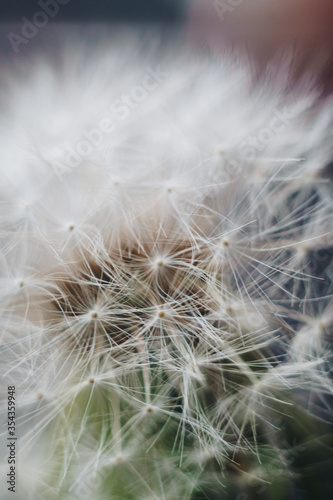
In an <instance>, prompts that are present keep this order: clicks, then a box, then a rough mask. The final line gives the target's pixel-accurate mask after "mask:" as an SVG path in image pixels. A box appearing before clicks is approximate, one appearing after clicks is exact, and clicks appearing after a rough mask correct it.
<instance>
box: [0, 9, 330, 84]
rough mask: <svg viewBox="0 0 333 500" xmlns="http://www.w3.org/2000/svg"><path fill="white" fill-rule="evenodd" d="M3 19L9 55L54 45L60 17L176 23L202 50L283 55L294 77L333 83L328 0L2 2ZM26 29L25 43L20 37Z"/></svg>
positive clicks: (263, 58)
mask: <svg viewBox="0 0 333 500" xmlns="http://www.w3.org/2000/svg"><path fill="white" fill-rule="evenodd" d="M0 21H1V30H0V52H1V54H2V55H3V56H5V57H6V58H7V59H8V58H12V57H14V56H15V57H20V55H22V53H23V54H27V53H29V52H31V51H32V50H34V47H37V46H38V47H41V46H43V45H44V44H46V45H52V44H53V43H55V40H53V32H54V30H58V28H59V23H80V22H84V23H88V22H100V23H117V24H118V23H146V24H149V25H151V24H155V25H157V26H160V27H162V26H163V25H168V26H173V27H175V28H176V29H178V30H179V31H180V32H181V33H182V34H183V35H184V40H186V41H189V42H190V43H191V44H193V45H194V46H195V47H196V48H197V49H198V50H200V51H207V52H211V51H213V52H214V53H218V54H219V53H223V52H225V51H230V50H231V49H232V50H233V51H235V52H236V53H237V54H239V55H240V56H244V57H247V58H250V59H251V61H252V62H253V63H254V64H255V65H256V67H257V68H258V71H259V72H260V71H261V70H262V69H263V68H265V67H266V66H267V64H269V63H270V61H272V60H277V59H279V58H282V57H285V56H286V54H288V55H289V56H290V57H291V60H292V68H291V70H290V71H291V75H292V76H293V77H295V78H296V79H297V78H298V77H299V76H300V75H301V74H303V73H304V72H308V73H310V74H311V75H312V76H313V77H318V79H320V81H321V83H322V84H323V85H324V87H325V89H326V90H331V89H332V88H333V63H332V61H333V57H332V54H333V1H332V0H140V1H137V0H121V1H119V0H109V1H105V0H94V1H92V0H16V1H15V2H13V1H12V0H5V1H2V2H1V6H0ZM29 23H32V24H33V25H37V31H38V33H37V34H36V35H34V34H33V29H34V28H33V27H31V25H30V24H29ZM29 29H30V31H29ZM22 31H23V32H24V33H22ZM11 33H12V34H14V36H13V35H10V34H11ZM24 34H25V35H26V36H24ZM29 34H30V35H32V36H31V38H29V43H24V41H20V39H19V38H17V37H22V38H25V39H27V38H28V35H29ZM10 37H12V38H10ZM15 37H16V38H15ZM54 38H56V37H54ZM15 43H17V44H18V46H19V50H18V51H17V52H15V51H14V50H13V44H15Z"/></svg>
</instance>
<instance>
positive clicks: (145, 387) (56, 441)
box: [0, 33, 333, 500]
mask: <svg viewBox="0 0 333 500" xmlns="http://www.w3.org/2000/svg"><path fill="white" fill-rule="evenodd" d="M281 72H283V71H282V70H281ZM277 76H278V78H280V80H281V81H279V83H278V85H276V81H275V84H274V80H276V78H277ZM1 80H2V82H1V83H2V86H1V88H2V91H1V95H0V97H1V101H0V105H1V112H2V118H1V124H0V127H1V134H0V142H1V148H0V158H1V163H0V165H1V218H0V224H1V231H0V238H1V239H0V241H1V269H2V270H1V281H0V286H1V288H0V296H1V325H2V333H1V377H2V378H1V394H2V411H1V415H3V419H4V420H3V432H2V439H3V441H2V444H1V446H2V448H1V450H2V456H3V462H2V465H1V474H2V477H3V478H5V476H6V474H7V473H8V463H7V450H6V442H5V440H6V438H7V434H6V429H7V420H6V412H7V388H8V386H15V388H16V404H17V407H16V411H17V423H16V426H17V435H18V438H19V439H18V444H17V450H18V459H17V467H18V473H17V484H16V492H15V493H14V494H13V493H12V492H10V491H9V492H8V491H7V488H6V489H5V492H4V496H3V498H4V499H5V500H6V499H7V498H18V499H20V500H21V499H22V500H23V499H34V500H44V499H45V500H49V499H50V500H53V499H61V500H85V499H88V498H96V499H98V500H106V499H108V500H110V499H112V500H153V499H154V500H176V499H179V500H204V499H209V500H216V499H229V498H230V499H236V500H248V499H251V500H252V499H257V498H258V499H259V498H260V499H269V500H270V499H277V500H280V499H282V498H286V499H288V498H296V496H295V497H294V496H293V491H298V494H299V495H302V494H303V493H304V498H306V499H311V498H315V496H314V495H317V494H318V495H319V494H320V493H318V491H319V492H320V491H321V490H320V489H316V488H317V487H318V488H320V486H318V485H317V484H313V481H312V483H311V481H310V482H309V481H308V480H309V477H310V476H311V477H312V479H313V477H314V476H315V474H317V473H318V474H319V472H318V469H319V468H320V469H321V470H324V469H325V467H326V466H327V463H329V457H330V456H331V455H330V451H329V446H330V441H332V440H331V437H330V436H331V435H330V427H329V424H328V422H329V421H330V419H331V403H332V392H333V391H332V368H331V366H332V365H331V346H332V321H333V307H332V287H331V283H332V273H333V269H332V265H331V254H332V252H331V249H332V247H333V234H332V208H333V206H332V183H331V178H330V176H331V172H330V163H331V161H332V149H333V147H332V132H333V129H332V111H333V103H332V101H331V100H330V99H326V100H325V101H320V100H319V99H318V98H317V95H316V92H314V91H313V90H312V89H311V85H310V84H309V85H307V84H306V83H304V82H303V83H302V85H300V86H299V88H297V89H294V90H290V89H289V90H288V82H287V81H285V80H284V79H283V78H282V77H280V76H279V73H277V74H276V76H274V75H271V76H269V75H268V76H267V79H266V80H265V81H263V82H261V84H260V85H253V84H252V83H251V75H250V71H249V68H246V67H243V66H242V65H241V64H236V63H234V62H232V61H230V59H228V58H226V60H225V61H221V60H215V59H214V58H213V59H211V60H207V58H205V57H203V56H200V55H199V54H197V53H194V54H193V53H191V51H190V49H185V48H184V47H183V48H182V50H179V47H178V46H177V43H175V44H170V43H168V44H163V43H162V42H161V41H160V40H159V39H158V38H157V37H155V36H153V35H149V36H146V37H140V36H139V35H138V34H128V33H118V34H117V35H114V36H113V37H111V38H107V39H103V37H102V38H101V39H100V40H99V41H98V42H96V43H94V44H89V43H88V42H87V43H85V42H83V41H82V40H77V39H75V38H71V39H68V40H66V39H64V41H63V45H62V49H61V51H59V53H58V54H57V58H56V59H52V58H48V57H47V56H41V55H39V56H38V57H37V56H36V57H35V59H33V60H29V62H27V61H26V62H25V63H23V62H21V63H20V64H18V65H17V68H16V69H15V71H14V70H12V71H11V73H8V72H7V73H5V74H4V75H3V76H1ZM277 89H278V90H277ZM318 450H319V451H318ZM316 460H317V462H318V463H319V462H320V467H317V466H315V465H313V462H314V461H316ZM304 470H306V471H307V473H306V474H305V475H304V474H303V472H304ZM309 471H310V472H309ZM318 478H319V476H318ZM310 479H311V478H310ZM3 481H4V480H3ZM307 481H308V482H307ZM317 482H318V483H319V482H321V484H322V483H323V480H321V481H319V479H318V481H317ZM321 487H323V486H321ZM311 488H313V489H312V490H311ZM311 491H312V493H311ZM309 492H310V493H309ZM6 495H7V496H6ZM306 495H308V496H306ZM309 495H310V496H309ZM311 495H313V496H311ZM297 498H303V496H297ZM317 498H321V497H320V496H317Z"/></svg>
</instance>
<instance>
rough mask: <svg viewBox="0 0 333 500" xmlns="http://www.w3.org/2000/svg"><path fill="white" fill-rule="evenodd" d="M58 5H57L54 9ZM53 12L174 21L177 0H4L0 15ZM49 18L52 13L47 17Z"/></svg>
mask: <svg viewBox="0 0 333 500" xmlns="http://www.w3.org/2000/svg"><path fill="white" fill-rule="evenodd" d="M56 6H58V7H59V8H58V9H57V7H56ZM48 10H49V12H51V11H52V10H53V12H56V11H57V12H56V14H55V15H54V17H56V19H55V20H56V21H57V22H61V21H69V22H82V21H103V22H107V21H136V22H140V21H145V22H149V21H150V22H153V21H160V22H174V21H175V20H177V19H178V17H179V16H180V15H181V12H182V10H183V2H182V1H181V0H139V1H138V0H16V1H12V0H5V1H2V2H1V6H0V17H1V21H5V22H20V21H21V20H22V17H23V16H26V17H28V18H32V17H33V16H34V15H35V14H36V12H38V11H44V12H46V13H47V12H48ZM50 17H52V15H51V16H50Z"/></svg>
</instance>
